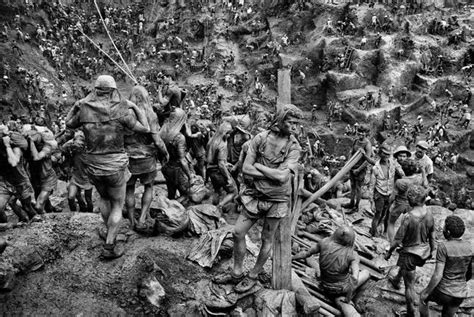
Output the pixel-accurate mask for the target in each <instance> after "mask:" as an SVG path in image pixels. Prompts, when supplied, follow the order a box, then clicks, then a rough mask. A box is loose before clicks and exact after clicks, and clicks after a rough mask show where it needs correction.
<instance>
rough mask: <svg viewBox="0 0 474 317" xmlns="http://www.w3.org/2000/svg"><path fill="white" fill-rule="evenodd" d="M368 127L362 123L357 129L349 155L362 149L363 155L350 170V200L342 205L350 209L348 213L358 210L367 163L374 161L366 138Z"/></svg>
mask: <svg viewBox="0 0 474 317" xmlns="http://www.w3.org/2000/svg"><path fill="white" fill-rule="evenodd" d="M368 132H369V129H368V128H367V127H365V126H363V125H361V126H359V127H358V129H357V139H356V140H355V141H354V143H353V145H352V151H351V156H352V155H354V154H355V153H356V152H357V151H358V150H362V153H363V155H364V156H363V157H362V158H361V159H360V160H359V162H358V163H356V165H354V167H353V168H352V169H351V171H350V174H349V175H350V180H351V200H350V202H349V203H348V204H345V205H343V206H342V207H344V208H347V209H350V211H349V212H348V213H354V212H357V211H358V210H359V203H360V199H361V194H362V193H361V190H362V185H363V184H364V180H365V175H366V173H367V168H368V165H369V164H371V165H374V164H375V161H374V160H373V159H372V157H373V156H374V153H373V150H372V144H371V143H370V141H369V139H368V138H367V133H368Z"/></svg>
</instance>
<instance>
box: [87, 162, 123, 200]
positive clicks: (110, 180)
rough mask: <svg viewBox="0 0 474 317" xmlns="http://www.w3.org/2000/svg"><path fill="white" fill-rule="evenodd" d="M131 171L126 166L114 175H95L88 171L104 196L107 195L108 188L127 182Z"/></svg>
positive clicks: (93, 182)
mask: <svg viewBox="0 0 474 317" xmlns="http://www.w3.org/2000/svg"><path fill="white" fill-rule="evenodd" d="M130 175H131V174H130V171H129V170H128V168H125V169H123V170H121V171H119V172H117V173H115V174H112V175H94V174H92V173H89V172H88V173H87V176H88V177H89V180H90V181H91V183H92V184H94V186H95V188H96V189H97V191H98V192H99V194H100V195H101V196H102V197H107V196H108V194H107V188H110V187H112V188H118V187H121V186H123V185H124V184H126V183H127V181H128V180H129V178H130Z"/></svg>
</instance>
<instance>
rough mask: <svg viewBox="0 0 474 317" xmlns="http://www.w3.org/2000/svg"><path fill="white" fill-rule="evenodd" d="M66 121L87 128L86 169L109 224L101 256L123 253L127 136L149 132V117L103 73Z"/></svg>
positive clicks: (110, 256) (108, 257)
mask: <svg viewBox="0 0 474 317" xmlns="http://www.w3.org/2000/svg"><path fill="white" fill-rule="evenodd" d="M135 117H136V118H138V121H137V120H136V119H135ZM66 124H67V126H68V127H69V128H72V129H76V128H79V127H82V130H83V131H84V136H85V143H86V154H85V155H84V157H83V160H84V165H85V170H86V173H87V176H88V177H89V180H90V181H91V183H92V184H94V186H95V187H96V189H97V191H98V192H99V194H100V197H101V201H100V211H101V214H102V218H103V219H104V222H105V224H106V226H107V234H106V239H105V245H104V249H103V252H102V257H103V258H105V259H113V258H117V257H120V256H121V255H123V253H124V250H123V248H122V247H121V246H119V245H116V243H115V238H116V236H117V231H118V228H119V225H120V221H121V220H122V208H123V205H124V201H125V187H126V183H127V181H128V179H129V178H130V172H129V171H128V169H127V166H128V156H127V153H126V152H125V147H124V136H125V132H126V129H130V130H132V131H135V132H142V133H148V132H149V131H150V130H149V127H148V122H147V120H146V117H145V115H144V114H143V113H142V112H141V111H140V110H139V109H138V107H137V106H136V105H135V104H133V103H131V102H130V101H127V100H126V99H124V98H122V97H121V96H120V94H119V92H118V90H117V85H116V83H115V80H114V78H113V77H112V76H109V75H101V76H99V77H98V78H97V80H96V82H95V89H94V90H93V91H92V92H91V93H90V94H89V95H87V96H86V97H85V98H84V99H81V100H79V101H78V102H77V103H76V104H75V105H74V107H73V108H72V109H71V110H70V111H69V113H68V115H67V118H66Z"/></svg>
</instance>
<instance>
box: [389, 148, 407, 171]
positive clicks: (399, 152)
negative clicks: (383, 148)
mask: <svg viewBox="0 0 474 317" xmlns="http://www.w3.org/2000/svg"><path fill="white" fill-rule="evenodd" d="M393 157H394V158H395V160H396V161H397V163H398V164H400V165H401V166H402V169H403V164H404V163H405V162H406V160H407V159H408V158H410V157H411V152H410V151H408V149H407V147H406V146H405V145H400V146H398V147H397V148H396V149H395V151H394V152H393Z"/></svg>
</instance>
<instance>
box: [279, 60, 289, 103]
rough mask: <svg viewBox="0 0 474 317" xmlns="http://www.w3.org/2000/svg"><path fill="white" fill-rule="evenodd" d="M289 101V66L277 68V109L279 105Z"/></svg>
mask: <svg viewBox="0 0 474 317" xmlns="http://www.w3.org/2000/svg"><path fill="white" fill-rule="evenodd" d="M289 103H291V73H290V69H289V68H281V69H279V70H278V98H277V109H278V106H279V105H287V104H289Z"/></svg>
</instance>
